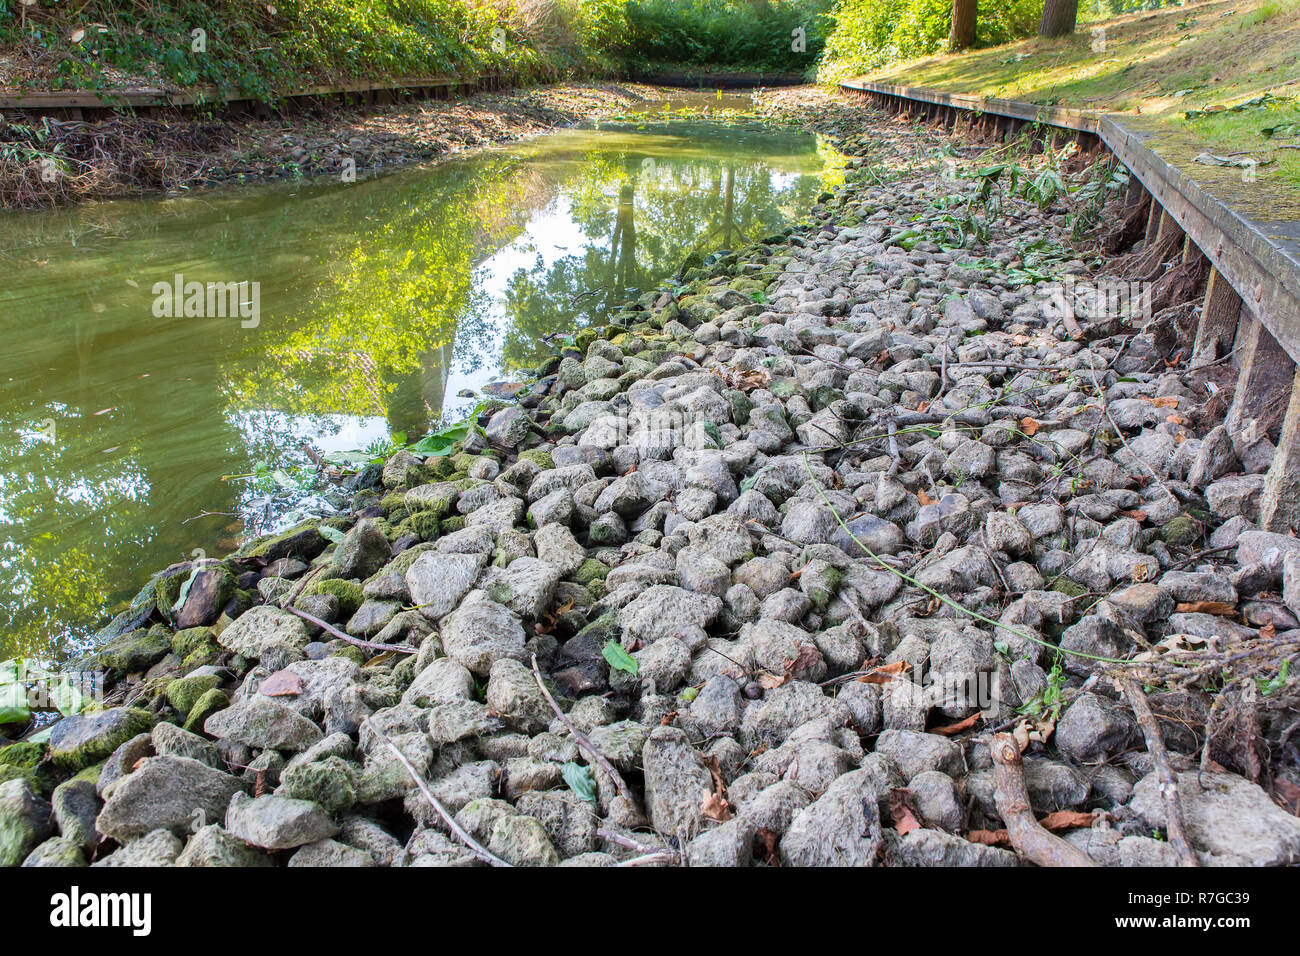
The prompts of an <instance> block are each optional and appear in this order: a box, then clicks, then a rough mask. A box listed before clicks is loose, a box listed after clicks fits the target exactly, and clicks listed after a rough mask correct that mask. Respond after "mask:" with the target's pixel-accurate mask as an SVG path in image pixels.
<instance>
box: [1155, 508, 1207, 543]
mask: <svg viewBox="0 0 1300 956" xmlns="http://www.w3.org/2000/svg"><path fill="white" fill-rule="evenodd" d="M1200 536H1201V524H1200V522H1199V521H1197V520H1196V519H1195V518H1193V517H1192V516H1191V515H1179V516H1178V517H1177V518H1171V519H1170V520H1168V521H1166V522H1165V523H1164V524H1163V525H1161V526H1160V540H1161V541H1163V542H1164V543H1165V544H1167V545H1169V546H1170V547H1190V546H1191V545H1193V544H1195V543H1196V541H1197V539H1199V538H1200Z"/></svg>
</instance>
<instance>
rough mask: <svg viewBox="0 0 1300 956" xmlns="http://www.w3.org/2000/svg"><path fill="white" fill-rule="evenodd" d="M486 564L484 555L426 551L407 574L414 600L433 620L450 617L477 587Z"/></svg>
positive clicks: (422, 612)
mask: <svg viewBox="0 0 1300 956" xmlns="http://www.w3.org/2000/svg"><path fill="white" fill-rule="evenodd" d="M486 562H487V556H486V555H484V554H442V553H440V552H431V551H426V552H425V553H424V554H422V555H420V556H419V557H418V558H416V559H415V563H414V564H412V565H411V566H410V568H408V569H407V571H406V587H407V589H408V590H409V591H410V592H411V600H412V601H414V602H415V606H416V607H418V608H419V609H420V613H421V614H423V615H424V616H425V617H427V618H428V619H429V620H431V621H436V620H438V619H439V618H442V617H444V616H446V615H447V614H450V613H451V612H452V611H453V610H455V609H456V605H457V604H459V603H460V601H461V599H462V598H463V597H464V596H465V595H466V594H467V593H468V592H469V589H470V588H472V587H473V586H474V582H475V581H476V580H478V576H479V573H480V572H481V571H482V570H483V565H484V564H485V563H486Z"/></svg>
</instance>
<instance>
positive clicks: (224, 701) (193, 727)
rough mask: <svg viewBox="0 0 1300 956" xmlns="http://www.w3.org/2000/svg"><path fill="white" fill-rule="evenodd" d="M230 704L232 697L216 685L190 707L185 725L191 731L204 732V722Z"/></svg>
mask: <svg viewBox="0 0 1300 956" xmlns="http://www.w3.org/2000/svg"><path fill="white" fill-rule="evenodd" d="M229 706H230V697H229V696H228V695H227V694H226V692H225V691H224V690H221V689H220V688H219V687H214V688H212V690H210V691H206V692H205V693H204V694H203V695H202V696H200V697H199V699H198V700H196V701H195V702H194V705H193V706H192V707H191V708H190V713H189V716H188V717H186V718H185V724H184V727H185V729H186V730H188V731H190V733H195V734H201V733H203V723H204V721H206V720H207V719H208V718H209V717H211V716H212V715H213V714H215V713H216V712H217V711H219V710H225V709H226V708H227V707H229Z"/></svg>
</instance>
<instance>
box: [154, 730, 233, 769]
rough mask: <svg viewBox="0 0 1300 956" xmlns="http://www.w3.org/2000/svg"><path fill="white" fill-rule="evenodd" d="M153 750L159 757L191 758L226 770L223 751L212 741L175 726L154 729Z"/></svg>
mask: <svg viewBox="0 0 1300 956" xmlns="http://www.w3.org/2000/svg"><path fill="white" fill-rule="evenodd" d="M153 749H154V753H156V754H157V755H158V756H159V757H190V758H192V759H194V760H198V761H200V762H201V763H205V764H207V765H208V766H209V767H213V768H215V769H217V770H225V769H226V761H225V760H224V759H223V758H222V756H221V751H220V750H218V749H217V747H216V746H215V745H214V744H213V743H212V742H211V741H210V740H205V739H204V738H202V737H200V736H199V735H198V734H192V733H190V732H189V731H188V730H182V729H181V728H180V727H177V726H176V725H175V724H159V725H158V726H156V727H155V728H154V730H153Z"/></svg>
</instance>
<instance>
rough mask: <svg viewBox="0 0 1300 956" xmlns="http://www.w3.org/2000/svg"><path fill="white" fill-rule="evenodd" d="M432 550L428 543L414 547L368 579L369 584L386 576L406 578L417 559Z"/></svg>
mask: <svg viewBox="0 0 1300 956" xmlns="http://www.w3.org/2000/svg"><path fill="white" fill-rule="evenodd" d="M443 523H444V524H445V523H446V522H443ZM430 550H432V548H431V546H430V545H429V544H427V543H426V544H416V545H412V546H411V547H409V548H407V549H406V550H405V551H403V552H402V553H401V554H399V555H398V556H397V557H395V558H393V560H391V561H389V562H388V563H387V564H385V565H384V566H383V567H382V568H380V569H379V570H378V571H376V572H375V573H374V574H373V575H371V576H370V578H368V579H367V583H368V582H369V581H373V580H374V579H375V578H381V577H383V576H384V575H386V574H400V575H402V576H403V577H405V576H406V572H407V571H409V570H410V569H411V565H413V564H414V563H415V560H416V558H418V557H419V556H420V555H422V554H424V552H426V551H430Z"/></svg>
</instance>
